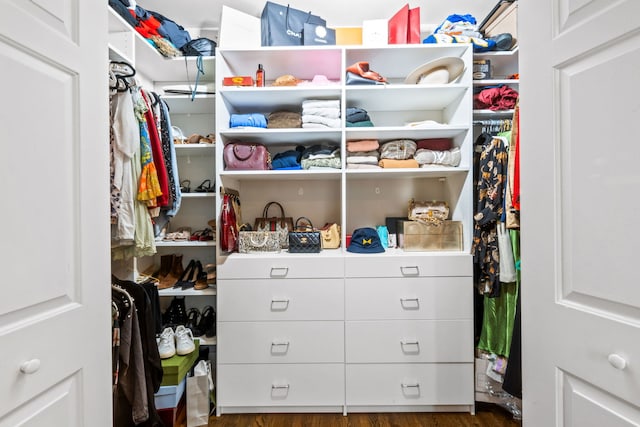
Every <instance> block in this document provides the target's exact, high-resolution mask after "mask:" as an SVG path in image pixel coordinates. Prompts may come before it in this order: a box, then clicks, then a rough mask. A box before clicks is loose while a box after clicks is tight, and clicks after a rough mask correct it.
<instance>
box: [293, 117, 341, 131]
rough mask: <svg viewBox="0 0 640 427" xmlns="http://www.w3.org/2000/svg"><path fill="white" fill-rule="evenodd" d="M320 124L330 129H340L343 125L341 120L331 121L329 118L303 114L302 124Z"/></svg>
mask: <svg viewBox="0 0 640 427" xmlns="http://www.w3.org/2000/svg"><path fill="white" fill-rule="evenodd" d="M305 123H320V124H323V125H325V126H328V127H330V128H339V127H340V126H341V125H342V121H341V120H340V119H331V118H329V117H322V116H314V115H312V114H302V124H303V125H304V124H305Z"/></svg>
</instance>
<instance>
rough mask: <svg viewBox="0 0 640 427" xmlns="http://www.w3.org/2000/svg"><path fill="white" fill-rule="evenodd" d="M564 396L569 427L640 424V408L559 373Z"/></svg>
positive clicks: (565, 417) (621, 426)
mask: <svg viewBox="0 0 640 427" xmlns="http://www.w3.org/2000/svg"><path fill="white" fill-rule="evenodd" d="M559 375H560V380H561V382H562V388H563V390H564V391H563V395H562V401H561V403H560V406H561V408H562V412H563V413H564V425H565V427H583V426H607V427H631V426H638V425H640V414H639V413H638V410H637V409H636V408H633V407H631V406H630V405H629V404H628V403H626V402H624V401H622V400H620V399H618V398H616V397H615V396H613V395H611V394H609V393H606V392H604V391H602V390H601V389H599V388H597V387H594V386H593V385H592V384H588V383H586V382H584V381H581V380H579V379H578V378H576V377H573V376H571V375H568V374H564V373H563V372H561V371H560V372H559Z"/></svg>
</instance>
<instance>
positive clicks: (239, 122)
mask: <svg viewBox="0 0 640 427" xmlns="http://www.w3.org/2000/svg"><path fill="white" fill-rule="evenodd" d="M229 127H232V128H237V127H254V128H266V127H267V118H266V117H265V116H264V114H258V113H251V114H232V115H231V117H230V118H229Z"/></svg>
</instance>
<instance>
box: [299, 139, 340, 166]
mask: <svg viewBox="0 0 640 427" xmlns="http://www.w3.org/2000/svg"><path fill="white" fill-rule="evenodd" d="M341 163H342V162H341V160H340V147H339V146H337V145H329V144H326V145H325V144H318V145H312V146H311V147H308V148H306V149H305V150H304V151H303V152H302V159H301V161H300V164H301V165H302V168H303V169H326V168H330V169H340V168H341V167H342V164H341Z"/></svg>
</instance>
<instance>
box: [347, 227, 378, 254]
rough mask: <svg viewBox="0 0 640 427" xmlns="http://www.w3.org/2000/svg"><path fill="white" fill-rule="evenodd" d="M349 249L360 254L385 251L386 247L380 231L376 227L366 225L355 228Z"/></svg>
mask: <svg viewBox="0 0 640 427" xmlns="http://www.w3.org/2000/svg"><path fill="white" fill-rule="evenodd" d="M347 251H348V252H355V253H358V254H376V253H380V252H384V248H383V247H382V243H381V242H380V236H378V232H377V231H376V230H375V229H374V228H371V227H365V228H357V229H356V230H354V232H353V234H352V235H351V244H349V247H348V248H347Z"/></svg>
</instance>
